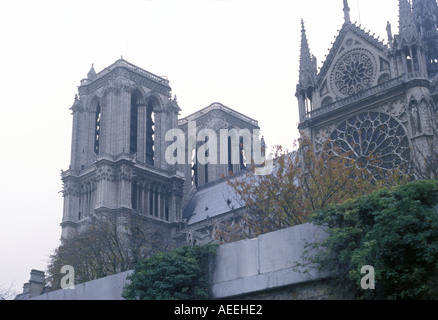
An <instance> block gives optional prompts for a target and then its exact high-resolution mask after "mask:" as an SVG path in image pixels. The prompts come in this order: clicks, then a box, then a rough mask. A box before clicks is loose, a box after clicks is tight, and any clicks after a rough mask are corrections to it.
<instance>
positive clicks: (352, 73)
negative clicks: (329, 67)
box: [333, 51, 374, 95]
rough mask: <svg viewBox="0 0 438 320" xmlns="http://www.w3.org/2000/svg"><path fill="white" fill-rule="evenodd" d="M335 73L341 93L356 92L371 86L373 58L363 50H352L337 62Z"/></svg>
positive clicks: (335, 80) (337, 87)
mask: <svg viewBox="0 0 438 320" xmlns="http://www.w3.org/2000/svg"><path fill="white" fill-rule="evenodd" d="M333 74H334V84H335V87H336V89H337V90H338V91H339V92H340V93H341V94H343V95H352V94H356V93H358V92H360V91H362V90H364V89H367V88H369V87H370V86H371V84H372V82H373V77H374V68H373V60H372V58H371V57H370V56H369V55H368V54H366V53H364V52H362V51H353V52H350V53H348V54H347V55H346V56H344V58H343V59H341V60H340V61H339V62H338V63H337V64H336V66H335V69H334V72H333Z"/></svg>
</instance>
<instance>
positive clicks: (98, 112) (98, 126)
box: [94, 103, 101, 154]
mask: <svg viewBox="0 0 438 320" xmlns="http://www.w3.org/2000/svg"><path fill="white" fill-rule="evenodd" d="M100 121H101V110H100V103H98V104H97V109H96V120H95V130H94V137H95V138H94V153H95V154H99V151H100V135H101V130H100V129H101V124H100Z"/></svg>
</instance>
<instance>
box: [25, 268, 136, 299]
mask: <svg viewBox="0 0 438 320" xmlns="http://www.w3.org/2000/svg"><path fill="white" fill-rule="evenodd" d="M131 273H132V271H126V272H122V273H118V274H115V275H112V276H108V277H105V278H101V279H97V280H93V281H89V282H85V283H81V284H78V285H75V286H74V289H61V290H56V291H53V292H49V293H46V294H42V295H40V296H36V297H33V298H31V299H30V300H123V299H122V292H123V288H124V286H125V284H126V282H127V280H126V277H127V276H128V275H129V274H131Z"/></svg>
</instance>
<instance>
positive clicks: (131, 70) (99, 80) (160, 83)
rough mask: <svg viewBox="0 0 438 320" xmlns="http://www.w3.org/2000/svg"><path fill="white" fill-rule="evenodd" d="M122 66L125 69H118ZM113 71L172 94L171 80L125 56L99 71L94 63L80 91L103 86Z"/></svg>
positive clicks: (166, 93)
mask: <svg viewBox="0 0 438 320" xmlns="http://www.w3.org/2000/svg"><path fill="white" fill-rule="evenodd" d="M120 68H122V69H125V71H116V70H120ZM112 72H119V74H123V75H124V76H127V77H129V78H135V79H136V81H140V82H147V85H149V86H154V87H155V88H156V90H157V91H158V92H160V93H163V94H165V95H170V91H171V89H170V86H169V80H168V79H166V77H160V76H157V75H155V74H153V73H151V72H149V71H146V70H144V69H142V68H140V67H137V66H136V65H134V64H132V63H130V62H128V61H126V60H125V59H123V58H120V59H119V60H117V61H116V62H114V63H113V64H111V65H110V66H108V67H106V68H104V69H103V70H102V71H100V72H98V73H96V71H95V70H94V65H93V66H92V67H91V69H90V71H89V72H88V74H87V78H85V79H82V80H81V85H80V87H79V89H80V91H82V92H84V93H87V90H88V89H87V88H88V87H90V86H93V87H96V86H97V87H100V86H103V85H104V84H106V83H107V82H108V80H109V79H110V77H109V76H108V75H109V74H110V73H112Z"/></svg>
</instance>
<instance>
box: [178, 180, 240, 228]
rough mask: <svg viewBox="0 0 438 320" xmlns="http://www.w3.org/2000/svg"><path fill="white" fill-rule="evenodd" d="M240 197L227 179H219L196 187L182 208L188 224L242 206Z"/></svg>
mask: <svg viewBox="0 0 438 320" xmlns="http://www.w3.org/2000/svg"><path fill="white" fill-rule="evenodd" d="M239 199H240V197H239V195H238V194H237V193H236V191H235V190H234V189H233V187H231V186H230V185H229V184H228V182H227V181H225V180H219V181H217V182H215V183H213V184H211V185H205V186H203V187H201V188H200V189H198V191H197V192H196V194H195V195H194V196H193V198H192V199H191V200H190V202H189V203H188V205H187V206H186V208H185V209H184V213H183V217H184V218H185V219H187V220H188V225H191V224H195V223H197V222H201V221H204V220H206V219H207V216H208V217H209V218H213V217H217V216H219V215H221V214H224V213H227V212H230V211H232V210H233V209H234V210H236V209H240V208H242V204H241V201H240V200H239Z"/></svg>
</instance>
